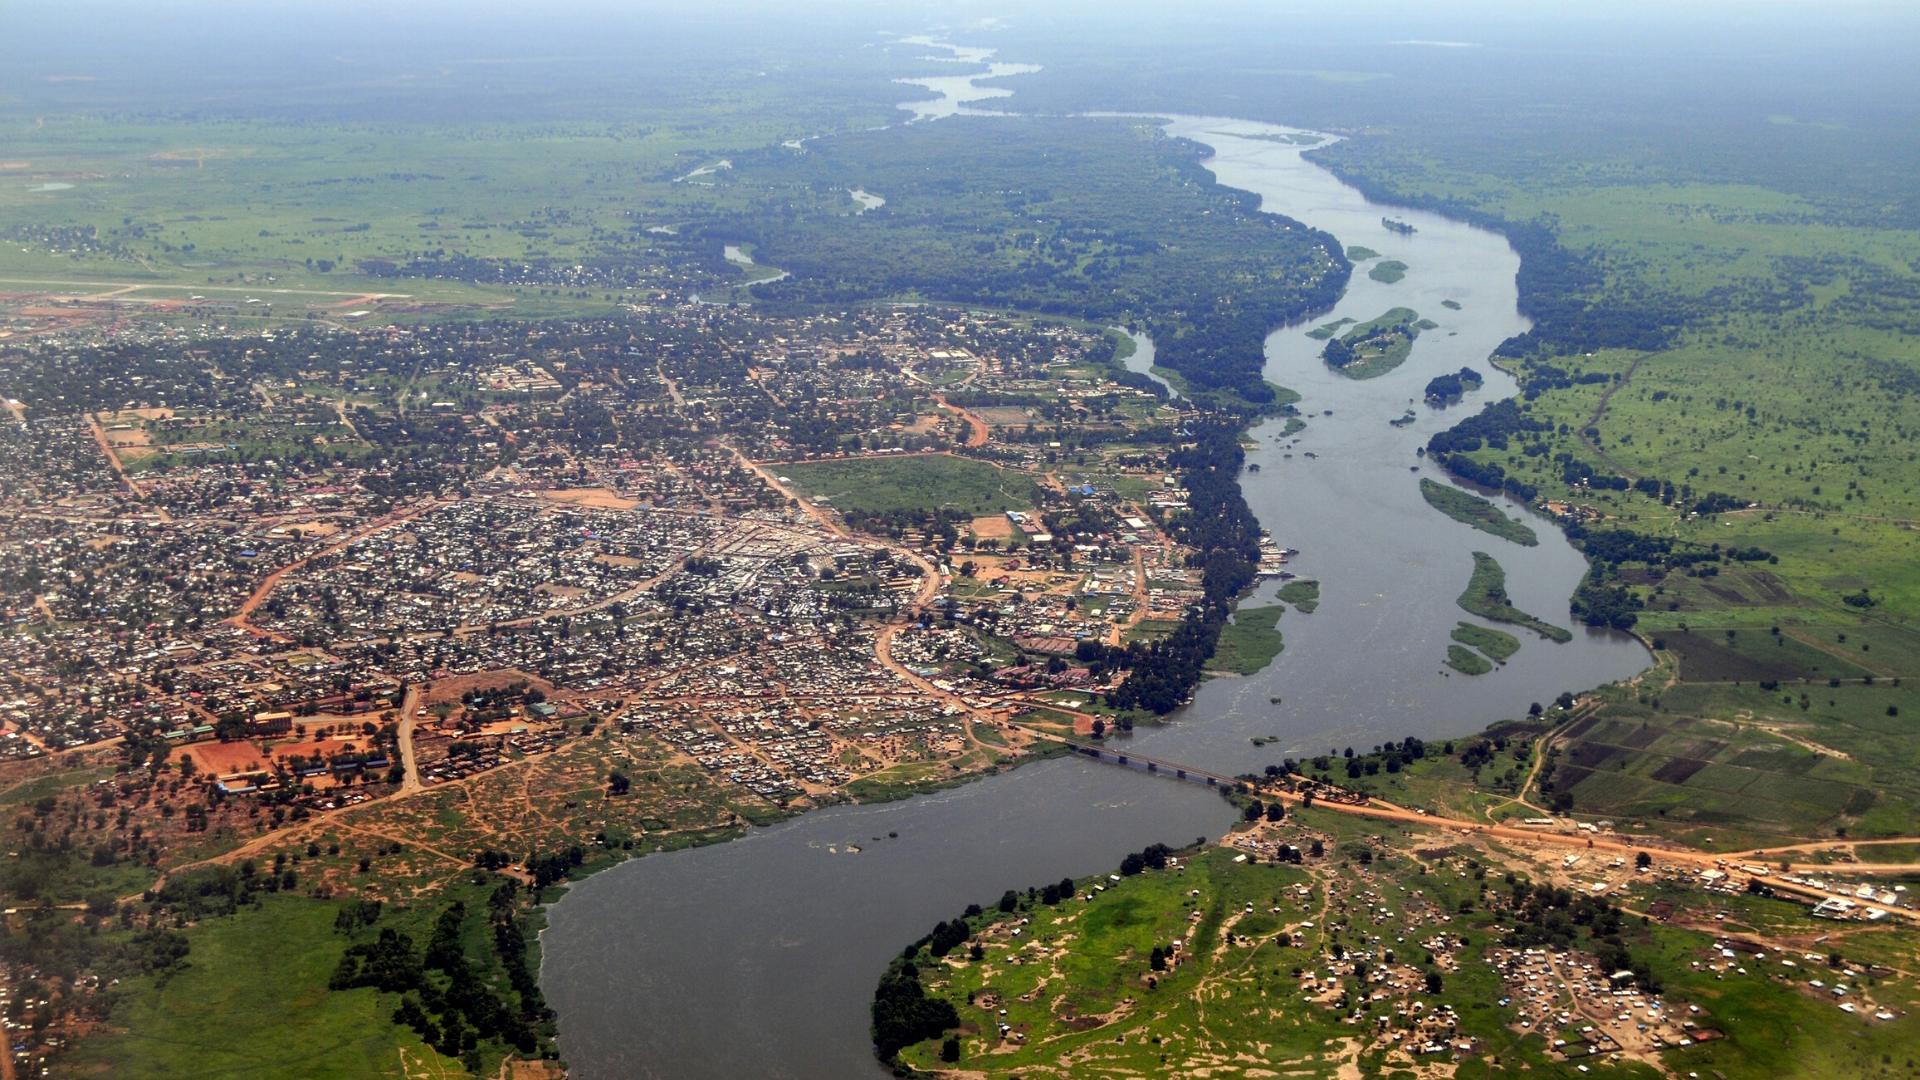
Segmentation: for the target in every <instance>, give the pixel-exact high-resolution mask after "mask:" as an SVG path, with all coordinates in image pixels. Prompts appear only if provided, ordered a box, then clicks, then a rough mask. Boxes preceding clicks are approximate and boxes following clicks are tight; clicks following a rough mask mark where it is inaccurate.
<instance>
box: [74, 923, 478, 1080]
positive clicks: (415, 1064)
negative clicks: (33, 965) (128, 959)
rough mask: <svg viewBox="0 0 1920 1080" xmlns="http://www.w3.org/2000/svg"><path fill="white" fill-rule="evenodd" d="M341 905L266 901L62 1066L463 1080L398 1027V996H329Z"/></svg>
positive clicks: (218, 931)
mask: <svg viewBox="0 0 1920 1080" xmlns="http://www.w3.org/2000/svg"><path fill="white" fill-rule="evenodd" d="M339 910H340V906H339V905H338V904H332V903H326V902H322V901H317V900H311V899H308V898H305V897H273V896H270V897H266V898H264V899H263V900H262V901H261V903H260V904H259V906H258V907H257V908H253V909H244V910H242V911H241V912H240V913H239V914H237V915H232V916H227V917H222V918H215V919H209V920H207V921H206V922H204V923H203V924H202V925H200V926H198V927H196V928H194V929H192V930H190V931H189V932H188V933H187V937H188V940H189V941H190V942H191V943H192V951H191V952H190V953H189V954H188V959H187V966H186V968H185V970H183V971H180V972H179V973H177V974H174V975H171V976H169V977H166V978H165V980H164V981H163V982H160V983H157V984H155V983H154V980H153V977H152V976H143V977H141V978H140V979H137V980H134V981H133V983H132V985H129V986H126V987H124V988H123V989H122V992H121V995H120V997H121V1004H120V1006H119V1007H117V1008H116V1009H115V1010H114V1011H113V1014H112V1016H111V1018H110V1020H109V1023H108V1026H107V1029H106V1030H104V1031H102V1032H100V1033H98V1034H96V1035H94V1036H93V1037H90V1038H88V1039H85V1040H83V1041H81V1042H80V1043H79V1044H77V1046H76V1048H75V1049H74V1051H73V1052H72V1054H71V1055H70V1056H69V1057H67V1058H66V1059H64V1061H63V1063H62V1064H63V1068H64V1069H66V1070H67V1071H68V1072H69V1073H70V1074H71V1075H75V1076H92V1075H98V1076H114V1077H121V1076H127V1077H176V1076H203V1077H255V1076H311V1077H342V1078H347V1077H363V1076H394V1077H406V1076H422V1075H425V1076H457V1075H461V1073H462V1070H461V1069H460V1067H459V1065H458V1064H457V1063H456V1062H453V1061H451V1060H448V1059H446V1058H443V1057H441V1056H440V1055H438V1054H436V1053H434V1051H433V1050H432V1049H431V1048H429V1047H428V1046H427V1045H426V1044H424V1043H422V1042H421V1041H420V1040H419V1039H418V1038H417V1037H415V1036H414V1034H413V1033H412V1032H411V1031H409V1030H407V1029H406V1028H403V1027H400V1026H397V1025H395V1024H392V1023H390V1022H389V1021H388V1017H389V1014H391V1013H392V1011H393V1008H394V1004H395V1001H396V1000H397V998H395V996H394V995H382V994H380V993H379V992H378V991H376V990H373V989H362V990H349V991H329V990H328V989H327V977H328V976H329V975H330V974H331V973H332V972H333V968H334V965H335V964H337V963H338V962H339V960H340V954H341V951H342V949H343V948H344V946H345V941H344V939H342V938H341V937H340V936H339V935H338V934H336V933H335V932H334V928H333V921H334V916H335V914H336V913H337V912H338V911H339Z"/></svg>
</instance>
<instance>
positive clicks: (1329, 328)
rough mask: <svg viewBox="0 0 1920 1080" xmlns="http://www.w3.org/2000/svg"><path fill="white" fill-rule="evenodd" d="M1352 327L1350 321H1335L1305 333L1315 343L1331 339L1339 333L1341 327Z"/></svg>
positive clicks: (1351, 321)
mask: <svg viewBox="0 0 1920 1080" xmlns="http://www.w3.org/2000/svg"><path fill="white" fill-rule="evenodd" d="M1352 325H1353V320H1352V319H1335V320H1333V321H1332V322H1330V323H1326V324H1323V325H1321V326H1316V327H1314V328H1313V329H1311V330H1309V331H1307V336H1308V337H1310V338H1312V339H1313V340H1315V341H1325V340H1327V339H1328V338H1330V337H1332V336H1333V335H1335V334H1337V333H1339V332H1340V328H1341V327H1343V326H1352Z"/></svg>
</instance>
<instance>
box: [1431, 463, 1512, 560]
mask: <svg viewBox="0 0 1920 1080" xmlns="http://www.w3.org/2000/svg"><path fill="white" fill-rule="evenodd" d="M1420 495H1421V497H1422V498H1424V499H1426V500H1427V505H1428V506H1431V507H1433V508H1434V509H1435V510H1438V511H1440V512H1441V513H1443V514H1445V515H1447V516H1448V517H1450V518H1452V519H1453V520H1455V521H1458V522H1460V523H1461V524H1463V525H1471V526H1473V527H1474V528H1476V529H1479V530H1480V531H1481V532H1483V533H1492V534H1493V535H1494V536H1497V537H1499V538H1500V539H1502V540H1511V541H1513V542H1514V543H1516V544H1519V545H1520V546H1522V547H1534V546H1536V545H1538V544H1539V543H1540V537H1539V536H1538V535H1537V534H1535V533H1534V531H1533V530H1532V529H1531V528H1529V527H1527V526H1525V525H1522V524H1521V523H1520V522H1518V521H1515V520H1513V519H1512V518H1510V517H1508V516H1507V515H1505V514H1503V513H1501V512H1500V508H1499V507H1497V506H1495V505H1493V504H1492V503H1490V502H1488V501H1487V500H1485V499H1483V498H1481V497H1480V496H1478V495H1475V494H1474V493H1473V492H1471V491H1462V490H1460V489H1459V488H1457V487H1454V486H1453V485H1452V484H1443V483H1440V482H1439V481H1438V480H1430V479H1428V478H1427V477H1424V476H1423V477H1421V478H1420Z"/></svg>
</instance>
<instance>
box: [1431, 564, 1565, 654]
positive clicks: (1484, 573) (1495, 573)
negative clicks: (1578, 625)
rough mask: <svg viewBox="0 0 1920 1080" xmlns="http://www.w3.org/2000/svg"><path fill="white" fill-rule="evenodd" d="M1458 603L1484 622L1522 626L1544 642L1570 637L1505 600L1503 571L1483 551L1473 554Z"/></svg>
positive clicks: (1505, 588) (1560, 640)
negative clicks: (1471, 565) (1471, 571)
mask: <svg viewBox="0 0 1920 1080" xmlns="http://www.w3.org/2000/svg"><path fill="white" fill-rule="evenodd" d="M1459 603H1460V606H1461V607H1462V608H1464V609H1466V611H1467V613H1468V614H1469V615H1478V616H1480V617H1481V618H1483V619H1486V620H1487V621H1488V622H1503V623H1513V624H1514V625H1515V626H1524V627H1526V628H1527V629H1529V630H1531V631H1533V632H1534V633H1536V634H1539V635H1540V636H1541V637H1543V638H1546V639H1547V640H1548V641H1558V642H1562V643H1565V642H1568V641H1572V640H1573V631H1571V630H1567V629H1565V628H1563V627H1558V626H1555V625H1553V624H1552V623H1550V622H1547V621H1545V620H1543V619H1536V618H1534V617H1533V616H1532V615H1529V614H1527V613H1526V612H1524V611H1521V610H1520V609H1519V608H1517V607H1514V606H1513V604H1512V603H1511V602H1510V601H1508V599H1507V572H1506V571H1505V570H1502V569H1501V568H1500V564H1499V563H1498V562H1495V561H1494V558H1493V556H1491V555H1489V554H1487V553H1486V552H1484V551H1476V552H1474V553H1473V577H1472V579H1471V580H1469V581H1468V582H1467V591H1466V592H1463V593H1461V594H1460V601H1459Z"/></svg>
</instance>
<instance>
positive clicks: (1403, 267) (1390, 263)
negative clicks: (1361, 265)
mask: <svg viewBox="0 0 1920 1080" xmlns="http://www.w3.org/2000/svg"><path fill="white" fill-rule="evenodd" d="M1367 276H1368V277H1370V278H1372V279H1373V280H1375V281H1378V282H1380V283H1381V284H1382V285H1391V284H1393V283H1394V282H1396V281H1399V280H1400V279H1401V278H1403V277H1406V276H1407V264H1406V263H1403V262H1401V261H1400V260H1399V259H1387V260H1385V261H1384V262H1377V263H1374V264H1373V268H1372V269H1370V270H1368V271H1367Z"/></svg>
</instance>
